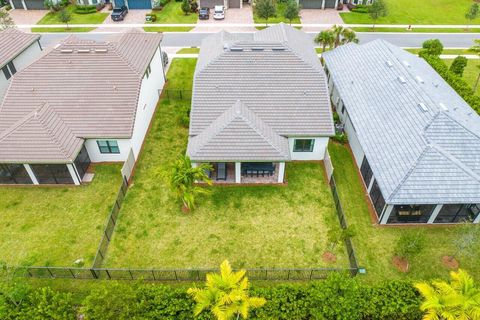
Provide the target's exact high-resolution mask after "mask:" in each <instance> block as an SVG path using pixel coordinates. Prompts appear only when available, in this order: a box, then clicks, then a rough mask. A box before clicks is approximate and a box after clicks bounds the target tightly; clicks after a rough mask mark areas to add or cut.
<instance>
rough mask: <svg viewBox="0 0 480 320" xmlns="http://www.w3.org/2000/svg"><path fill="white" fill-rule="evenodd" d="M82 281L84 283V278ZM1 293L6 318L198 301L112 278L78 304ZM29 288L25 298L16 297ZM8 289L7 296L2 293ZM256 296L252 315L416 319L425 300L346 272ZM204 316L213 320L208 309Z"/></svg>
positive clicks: (114, 315)
mask: <svg viewBox="0 0 480 320" xmlns="http://www.w3.org/2000/svg"><path fill="white" fill-rule="evenodd" d="M79 285H81V282H79ZM11 289H12V290H11V291H9V292H7V293H5V290H2V291H0V318H1V319H7V320H9V319H72V320H73V319H75V316H76V315H77V314H82V315H83V316H84V319H85V320H89V319H102V320H109V319H112V320H114V319H115V320H121V319H145V320H146V319H162V320H187V319H193V309H194V302H193V300H192V299H191V297H189V296H188V295H187V293H186V289H179V288H173V287H170V286H166V285H161V284H140V283H131V282H107V283H104V284H101V285H99V286H97V287H95V288H94V289H93V290H92V291H91V292H90V293H89V294H88V296H87V297H86V298H85V299H83V302H82V305H81V306H76V305H75V304H74V302H73V301H74V300H73V299H72V296H71V294H68V293H67V294H66V293H61V292H54V291H53V290H51V289H49V288H40V289H31V288H28V289H25V291H23V290H19V289H18V288H11ZM18 292H25V294H24V297H23V298H21V299H20V296H19V298H18V299H17V303H18V305H17V304H16V303H13V302H12V301H11V297H12V296H15V294H18ZM2 293H3V295H2ZM251 294H252V295H254V296H261V297H264V298H266V299H267V303H266V305H265V306H263V307H261V308H259V309H254V310H252V312H251V314H250V317H249V319H272V320H273V319H275V320H276V319H280V320H281V319H285V320H287V319H289V320H290V319H296V320H302V319H305V320H307V319H308V320H310V319H318V320H320V319H322V320H328V319H332V320H389V319H391V320H416V319H421V318H422V313H421V312H420V310H419V305H420V303H421V298H420V296H419V294H418V293H417V291H416V290H415V289H414V288H413V286H412V285H411V283H409V282H404V281H392V282H388V283H385V284H379V285H365V284H361V283H359V282H358V281H357V280H356V279H354V278H350V277H348V276H344V275H341V274H332V275H330V276H329V277H328V278H327V279H326V280H324V281H321V282H312V283H309V284H281V285H276V286H271V287H262V288H260V287H254V288H252V289H251ZM198 319H200V320H208V319H213V318H212V317H211V316H210V314H209V313H207V312H205V313H203V314H201V315H200V317H198Z"/></svg>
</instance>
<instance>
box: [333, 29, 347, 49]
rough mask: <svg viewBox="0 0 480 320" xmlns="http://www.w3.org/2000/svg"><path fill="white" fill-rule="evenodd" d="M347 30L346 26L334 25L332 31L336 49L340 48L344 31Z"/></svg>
mask: <svg viewBox="0 0 480 320" xmlns="http://www.w3.org/2000/svg"><path fill="white" fill-rule="evenodd" d="M344 30H345V27H344V26H341V25H334V26H333V27H332V29H331V31H332V32H333V36H334V39H335V40H334V41H333V44H334V47H335V48H336V47H338V46H339V45H340V42H341V39H342V33H343V31H344Z"/></svg>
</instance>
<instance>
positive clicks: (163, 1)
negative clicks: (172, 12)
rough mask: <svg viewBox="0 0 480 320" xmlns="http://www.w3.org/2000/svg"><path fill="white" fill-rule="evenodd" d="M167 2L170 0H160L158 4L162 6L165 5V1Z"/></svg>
mask: <svg viewBox="0 0 480 320" xmlns="http://www.w3.org/2000/svg"><path fill="white" fill-rule="evenodd" d="M169 2H170V0H160V5H161V6H162V7H165V6H166V5H167V3H169Z"/></svg>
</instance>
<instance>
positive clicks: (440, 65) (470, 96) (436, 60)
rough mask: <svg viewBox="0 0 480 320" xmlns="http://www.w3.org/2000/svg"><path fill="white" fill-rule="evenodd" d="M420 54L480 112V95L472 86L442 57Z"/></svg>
mask: <svg viewBox="0 0 480 320" xmlns="http://www.w3.org/2000/svg"><path fill="white" fill-rule="evenodd" d="M420 56H421V57H422V58H423V59H425V61H427V62H428V64H429V65H430V66H432V68H433V69H435V71H437V72H438V74H439V75H440V76H441V77H442V78H443V79H444V80H445V81H446V82H447V83H448V84H449V85H450V86H451V87H452V88H453V90H455V91H456V92H457V93H458V94H459V95H460V96H461V97H462V98H463V100H465V101H466V102H467V103H468V104H469V105H470V106H471V107H472V109H473V110H475V111H476V112H477V113H479V114H480V97H479V96H477V95H475V92H474V91H473V89H472V87H471V86H470V85H469V84H468V83H467V82H466V81H465V80H463V79H462V78H461V77H460V76H458V75H457V74H455V73H453V72H451V71H450V70H449V69H448V66H447V65H446V64H445V62H444V61H443V60H442V59H440V57H437V56H432V55H428V54H420Z"/></svg>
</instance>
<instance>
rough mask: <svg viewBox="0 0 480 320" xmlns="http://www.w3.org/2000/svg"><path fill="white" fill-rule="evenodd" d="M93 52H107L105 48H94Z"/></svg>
mask: <svg viewBox="0 0 480 320" xmlns="http://www.w3.org/2000/svg"><path fill="white" fill-rule="evenodd" d="M95 52H97V53H106V52H108V50H107V49H95Z"/></svg>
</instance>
